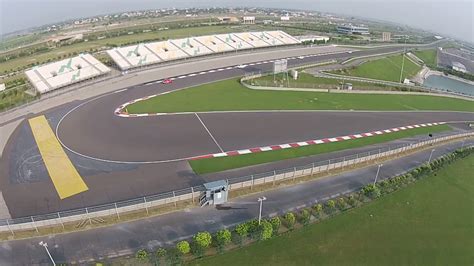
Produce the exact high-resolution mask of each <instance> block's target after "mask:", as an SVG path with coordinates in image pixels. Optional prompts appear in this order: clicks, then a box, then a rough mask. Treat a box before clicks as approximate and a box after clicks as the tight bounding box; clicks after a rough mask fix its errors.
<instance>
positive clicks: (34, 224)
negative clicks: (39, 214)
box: [30, 216, 39, 233]
mask: <svg viewBox="0 0 474 266" xmlns="http://www.w3.org/2000/svg"><path fill="white" fill-rule="evenodd" d="M30 217H31V222H32V223H33V226H34V227H35V230H36V233H39V231H38V227H37V226H36V223H35V219H33V216H30Z"/></svg>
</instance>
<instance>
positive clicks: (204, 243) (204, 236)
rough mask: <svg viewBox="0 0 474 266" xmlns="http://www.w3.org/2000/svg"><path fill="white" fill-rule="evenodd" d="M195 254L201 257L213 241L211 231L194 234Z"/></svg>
mask: <svg viewBox="0 0 474 266" xmlns="http://www.w3.org/2000/svg"><path fill="white" fill-rule="evenodd" d="M193 240H194V241H193V249H192V251H193V254H194V255H196V256H197V257H201V256H202V255H203V254H204V250H205V249H206V248H208V247H209V246H210V245H211V243H212V236H211V234H210V233H209V232H199V233H197V234H195V235H194V236H193Z"/></svg>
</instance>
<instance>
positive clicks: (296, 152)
mask: <svg viewBox="0 0 474 266" xmlns="http://www.w3.org/2000/svg"><path fill="white" fill-rule="evenodd" d="M450 129H451V128H450V127H449V126H448V125H438V126H432V127H422V128H414V129H407V130H403V131H398V132H394V133H389V134H384V135H375V136H372V137H365V138H360V139H352V140H347V141H341V142H330V143H324V144H316V145H309V146H303V147H297V148H291V149H283V150H275V151H267V152H259V153H250V154H245V155H238V156H230V157H218V158H208V159H200V160H190V161H189V164H190V165H191V167H192V169H193V170H194V172H196V173H197V174H207V173H213V172H219V171H224V170H229V169H235V168H240V167H245V166H251V165H257V164H263V163H269V162H275V161H280V160H285V159H292V158H298V157H305V156H311V155H317V154H322V153H328V152H334V151H340V150H346V149H353V148H358V147H362V146H366V145H371V144H376V143H382V142H387V141H392V140H396V139H401V138H407V137H412V136H416V135H423V134H429V133H437V132H441V131H446V130H450Z"/></svg>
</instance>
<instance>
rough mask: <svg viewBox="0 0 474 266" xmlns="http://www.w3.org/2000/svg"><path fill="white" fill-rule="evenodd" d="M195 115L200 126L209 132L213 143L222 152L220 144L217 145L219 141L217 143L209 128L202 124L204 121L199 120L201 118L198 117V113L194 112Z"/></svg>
mask: <svg viewBox="0 0 474 266" xmlns="http://www.w3.org/2000/svg"><path fill="white" fill-rule="evenodd" d="M194 114H195V115H196V117H197V119H199V122H201V124H202V126H203V127H204V129H205V130H206V131H207V133H208V134H209V136H211V138H212V140H213V141H214V143H215V144H216V145H217V147H219V150H220V151H221V152H224V150H223V149H222V148H221V145H219V143H217V140H216V139H215V138H214V136H213V135H212V134H211V131H209V129H208V128H207V127H206V125H205V124H204V122H203V121H202V120H201V118H200V117H199V115H198V114H197V113H194Z"/></svg>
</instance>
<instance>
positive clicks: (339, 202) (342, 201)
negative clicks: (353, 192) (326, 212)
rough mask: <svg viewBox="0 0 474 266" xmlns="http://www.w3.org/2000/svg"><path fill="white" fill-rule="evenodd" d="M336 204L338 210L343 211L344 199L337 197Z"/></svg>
mask: <svg viewBox="0 0 474 266" xmlns="http://www.w3.org/2000/svg"><path fill="white" fill-rule="evenodd" d="M336 206H337V208H338V209H339V210H341V211H343V210H345V209H346V200H345V199H344V198H343V197H341V198H338V199H337V202H336Z"/></svg>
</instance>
